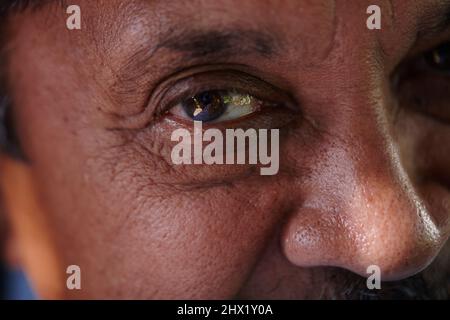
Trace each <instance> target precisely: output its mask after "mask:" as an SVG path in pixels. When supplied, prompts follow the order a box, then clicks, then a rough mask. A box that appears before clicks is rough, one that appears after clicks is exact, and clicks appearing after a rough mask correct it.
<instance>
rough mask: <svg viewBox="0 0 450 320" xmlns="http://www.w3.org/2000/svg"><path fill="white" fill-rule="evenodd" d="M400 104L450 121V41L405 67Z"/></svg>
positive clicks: (426, 114)
mask: <svg viewBox="0 0 450 320" xmlns="http://www.w3.org/2000/svg"><path fill="white" fill-rule="evenodd" d="M399 79H400V81H399V84H400V85H399V90H400V97H401V104H402V105H403V106H405V107H406V108H409V109H411V110H414V111H416V112H419V113H420V114H422V115H424V116H427V117H428V118H430V119H434V120H436V121H438V122H440V123H445V124H448V123H450V104H449V101H450V42H446V43H444V44H441V45H439V46H437V47H435V48H433V49H431V50H429V51H427V52H425V53H423V54H422V55H420V56H419V57H417V58H416V59H413V60H412V61H410V62H408V63H407V64H405V65H404V66H403V69H402V72H401V76H400V78H399Z"/></svg>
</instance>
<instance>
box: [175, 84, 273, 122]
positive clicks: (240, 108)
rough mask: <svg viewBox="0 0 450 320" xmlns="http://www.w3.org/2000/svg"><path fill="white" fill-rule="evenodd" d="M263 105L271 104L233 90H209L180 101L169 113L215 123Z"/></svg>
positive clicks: (183, 117)
mask: <svg viewBox="0 0 450 320" xmlns="http://www.w3.org/2000/svg"><path fill="white" fill-rule="evenodd" d="M265 105H273V104H271V103H269V102H264V101H262V100H259V99H257V98H256V97H254V96H252V95H250V94H248V93H243V92H239V91H235V90H228V91H227V90H211V91H204V92H201V93H199V94H196V95H195V96H193V97H190V98H188V99H185V100H183V101H181V102H180V103H178V104H177V105H175V106H174V107H173V108H172V110H171V111H170V113H171V114H173V115H175V116H177V117H180V118H182V119H187V120H194V121H202V122H214V123H215V122H225V121H232V120H236V119H239V118H243V117H245V116H248V115H250V114H252V113H255V112H257V111H259V110H260V109H261V108H262V107H263V106H265Z"/></svg>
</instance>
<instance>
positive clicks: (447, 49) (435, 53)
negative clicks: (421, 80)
mask: <svg viewBox="0 0 450 320" xmlns="http://www.w3.org/2000/svg"><path fill="white" fill-rule="evenodd" d="M425 60H426V62H427V64H428V66H429V67H431V68H433V69H435V70H438V71H443V72H450V43H445V44H443V45H441V46H439V47H437V48H435V49H433V50H431V51H429V52H428V53H426V54H425Z"/></svg>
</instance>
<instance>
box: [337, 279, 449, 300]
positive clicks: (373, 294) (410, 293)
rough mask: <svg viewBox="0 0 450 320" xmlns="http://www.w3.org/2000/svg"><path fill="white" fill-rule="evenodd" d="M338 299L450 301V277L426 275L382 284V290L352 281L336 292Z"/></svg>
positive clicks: (364, 282)
mask: <svg viewBox="0 0 450 320" xmlns="http://www.w3.org/2000/svg"><path fill="white" fill-rule="evenodd" d="M335 298H336V299H346V300H450V276H449V275H448V274H447V275H445V276H444V277H442V276H440V277H439V276H438V279H433V280H431V281H430V280H428V279H427V278H425V274H424V273H419V274H417V275H415V276H412V277H410V278H407V279H404V280H400V281H395V282H382V283H381V289H378V290H376V289H375V290H370V289H368V288H367V285H366V279H364V278H360V279H352V280H350V281H349V282H348V283H347V285H346V286H345V287H344V290H342V291H340V292H335Z"/></svg>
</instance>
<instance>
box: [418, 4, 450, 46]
mask: <svg viewBox="0 0 450 320" xmlns="http://www.w3.org/2000/svg"><path fill="white" fill-rule="evenodd" d="M424 20H425V21H424V22H422V23H420V24H419V33H418V38H429V37H433V36H435V35H438V34H440V33H442V32H445V31H447V30H449V29H450V2H447V3H445V4H444V6H443V7H441V8H440V10H438V11H437V12H435V13H433V14H430V15H428V16H426V17H425V18H424Z"/></svg>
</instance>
